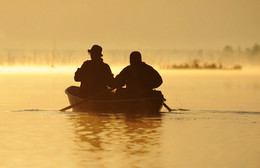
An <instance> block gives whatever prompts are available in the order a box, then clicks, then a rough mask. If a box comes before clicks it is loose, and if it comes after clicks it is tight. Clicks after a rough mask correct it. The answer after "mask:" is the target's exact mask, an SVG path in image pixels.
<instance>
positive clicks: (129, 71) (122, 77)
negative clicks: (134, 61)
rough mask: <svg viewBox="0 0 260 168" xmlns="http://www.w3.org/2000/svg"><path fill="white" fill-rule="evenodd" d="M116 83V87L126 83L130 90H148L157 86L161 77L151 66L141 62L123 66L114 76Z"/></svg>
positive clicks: (160, 81) (160, 82)
mask: <svg viewBox="0 0 260 168" xmlns="http://www.w3.org/2000/svg"><path fill="white" fill-rule="evenodd" d="M116 84H117V85H118V86H117V87H120V86H123V85H124V84H126V88H127V89H128V90H131V91H141V90H142V91H149V90H152V89H153V88H157V87H159V86H160V85H161V84H162V78H161V76H160V75H159V73H158V72H157V71H156V70H155V69H154V68H153V67H151V66H149V65H147V64H146V63H144V62H142V63H140V64H138V65H134V66H133V65H130V66H127V67H126V68H124V69H123V70H122V71H121V72H120V74H119V75H118V76H117V77H116Z"/></svg>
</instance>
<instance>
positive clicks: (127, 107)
mask: <svg viewBox="0 0 260 168" xmlns="http://www.w3.org/2000/svg"><path fill="white" fill-rule="evenodd" d="M78 88H79V87H77V86H70V87H68V88H67V89H66V90H65V93H66V94H67V96H68V99H69V102H70V104H71V107H72V111H75V112H118V113H121V112H127V113H137V112H138V113H159V112H160V110H161V108H162V106H163V102H164V98H163V95H162V93H161V92H160V91H153V94H152V95H151V96H149V97H147V96H145V97H141V98H139V97H138V98H127V99H125V98H124V99H122V98H119V97H118V96H117V95H116V94H114V95H113V96H112V98H109V99H97V98H93V99H91V98H87V99H83V98H80V97H78V96H77V91H78Z"/></svg>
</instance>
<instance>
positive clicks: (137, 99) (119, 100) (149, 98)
mask: <svg viewBox="0 0 260 168" xmlns="http://www.w3.org/2000/svg"><path fill="white" fill-rule="evenodd" d="M69 88H70V87H68V88H67V89H66V90H65V93H66V94H67V95H68V96H70V97H73V98H75V99H78V100H79V101H83V100H87V99H88V98H86V99H83V98H80V97H78V96H75V95H73V94H71V93H69V92H68V89H69ZM156 99H158V100H159V99H160V100H163V97H147V98H135V99H111V100H95V99H91V98H90V99H89V100H88V101H89V102H134V101H146V100H156Z"/></svg>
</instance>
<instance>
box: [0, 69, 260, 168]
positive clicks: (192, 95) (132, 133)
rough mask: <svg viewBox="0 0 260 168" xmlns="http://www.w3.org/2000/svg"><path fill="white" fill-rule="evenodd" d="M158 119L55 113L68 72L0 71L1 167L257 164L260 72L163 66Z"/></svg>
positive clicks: (61, 101)
mask: <svg viewBox="0 0 260 168" xmlns="http://www.w3.org/2000/svg"><path fill="white" fill-rule="evenodd" d="M161 74H162V76H163V79H164V83H163V85H162V86H161V87H160V88H159V89H160V90H162V91H163V93H164V96H165V98H166V99H167V102H166V103H167V104H168V105H169V106H170V107H172V108H187V109H190V111H179V112H171V113H168V112H167V110H166V109H165V108H163V109H162V113H161V114H160V115H158V116H142V115H140V116H127V115H125V114H94V113H73V112H71V111H68V112H59V111H58V110H59V109H61V108H63V107H65V106H68V105H69V104H68V100H67V97H66V95H65V93H64V89H65V88H66V87H68V86H69V85H78V83H74V82H73V73H3V72H2V73H1V74H0V86H1V87H0V91H1V95H2V96H1V100H0V167H3V168H6V167H8V168H9V167H10V168H21V167H26V168H30V167H32V168H35V167H37V168H41V167H43V168H46V167H63V168H66V167H94V168H95V167H97V168H107V167H116V168H121V167H129V168H130V167H131V168H132V167H140V168H141V167H142V168H143V167H149V168H161V167H162V168H172V167H178V168H191V167H194V168H202V167H210V168H221V167H228V168H238V167H248V168H258V167H260V162H259V158H260V145H259V140H260V132H259V130H260V78H259V77H260V72H258V71H246V70H242V71H161Z"/></svg>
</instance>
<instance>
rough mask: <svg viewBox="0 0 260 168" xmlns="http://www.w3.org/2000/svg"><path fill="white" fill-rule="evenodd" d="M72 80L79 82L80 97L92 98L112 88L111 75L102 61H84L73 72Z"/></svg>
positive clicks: (107, 66)
mask: <svg viewBox="0 0 260 168" xmlns="http://www.w3.org/2000/svg"><path fill="white" fill-rule="evenodd" d="M74 80H75V81H78V82H81V84H80V93H79V96H80V97H88V96H93V95H95V94H98V93H101V92H105V91H106V90H107V89H108V87H113V80H114V78H113V74H112V72H111V69H110V67H109V65H108V64H106V63H104V62H103V59H102V58H100V59H97V60H88V61H85V62H84V63H83V64H82V66H81V68H78V70H77V71H76V72H75V76H74Z"/></svg>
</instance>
